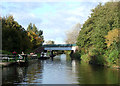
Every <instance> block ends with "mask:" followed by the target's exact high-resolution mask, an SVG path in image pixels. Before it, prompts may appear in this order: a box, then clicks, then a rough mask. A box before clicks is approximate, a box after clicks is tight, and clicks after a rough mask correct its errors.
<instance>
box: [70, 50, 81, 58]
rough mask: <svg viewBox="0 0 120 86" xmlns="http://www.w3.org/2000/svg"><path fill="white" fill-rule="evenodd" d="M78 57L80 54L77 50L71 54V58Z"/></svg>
mask: <svg viewBox="0 0 120 86" xmlns="http://www.w3.org/2000/svg"><path fill="white" fill-rule="evenodd" d="M80 57H81V55H80V53H79V52H78V51H77V52H75V53H73V54H72V58H74V59H81V58H80Z"/></svg>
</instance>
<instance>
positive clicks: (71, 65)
mask: <svg viewBox="0 0 120 86" xmlns="http://www.w3.org/2000/svg"><path fill="white" fill-rule="evenodd" d="M2 73H3V74H2V83H3V85H5V84H14V85H17V84H19V85H24V84H35V85H39V84H118V83H119V77H120V70H116V69H112V68H104V67H98V66H93V65H90V64H86V63H83V62H80V61H78V60H70V57H68V56H66V55H65V54H61V55H57V56H55V57H54V60H53V61H52V60H51V59H48V60H37V61H35V62H33V63H32V64H29V65H28V66H22V67H17V66H10V67H5V68H3V69H2Z"/></svg>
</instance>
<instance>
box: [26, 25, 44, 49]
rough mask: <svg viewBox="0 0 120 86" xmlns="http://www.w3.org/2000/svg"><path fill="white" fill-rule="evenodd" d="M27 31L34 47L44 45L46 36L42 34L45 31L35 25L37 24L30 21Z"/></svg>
mask: <svg viewBox="0 0 120 86" xmlns="http://www.w3.org/2000/svg"><path fill="white" fill-rule="evenodd" d="M27 31H28V32H27V33H28V37H29V38H30V41H31V42H32V45H33V48H32V49H35V48H37V47H38V46H40V45H42V44H43V42H44V38H43V36H42V34H43V31H42V30H39V31H38V29H37V27H36V26H35V24H33V25H32V23H30V24H29V25H28V28H27Z"/></svg>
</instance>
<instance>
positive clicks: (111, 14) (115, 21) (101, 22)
mask: <svg viewBox="0 0 120 86" xmlns="http://www.w3.org/2000/svg"><path fill="white" fill-rule="evenodd" d="M119 6H120V2H107V3H106V4H105V5H102V4H101V3H100V4H99V5H98V6H97V7H96V8H95V9H92V13H91V17H89V19H88V20H87V21H86V22H85V23H84V24H83V27H82V28H81V31H80V32H79V36H78V39H77V45H78V46H79V53H80V54H81V59H82V60H83V61H86V62H90V63H94V64H99V65H110V64H115V65H117V63H118V59H119V58H120V34H119V33H120V7H119Z"/></svg>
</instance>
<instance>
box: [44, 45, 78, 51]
mask: <svg viewBox="0 0 120 86" xmlns="http://www.w3.org/2000/svg"><path fill="white" fill-rule="evenodd" d="M43 47H44V50H50V51H53V50H71V51H74V52H75V51H76V49H77V46H76V44H46V45H43Z"/></svg>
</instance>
